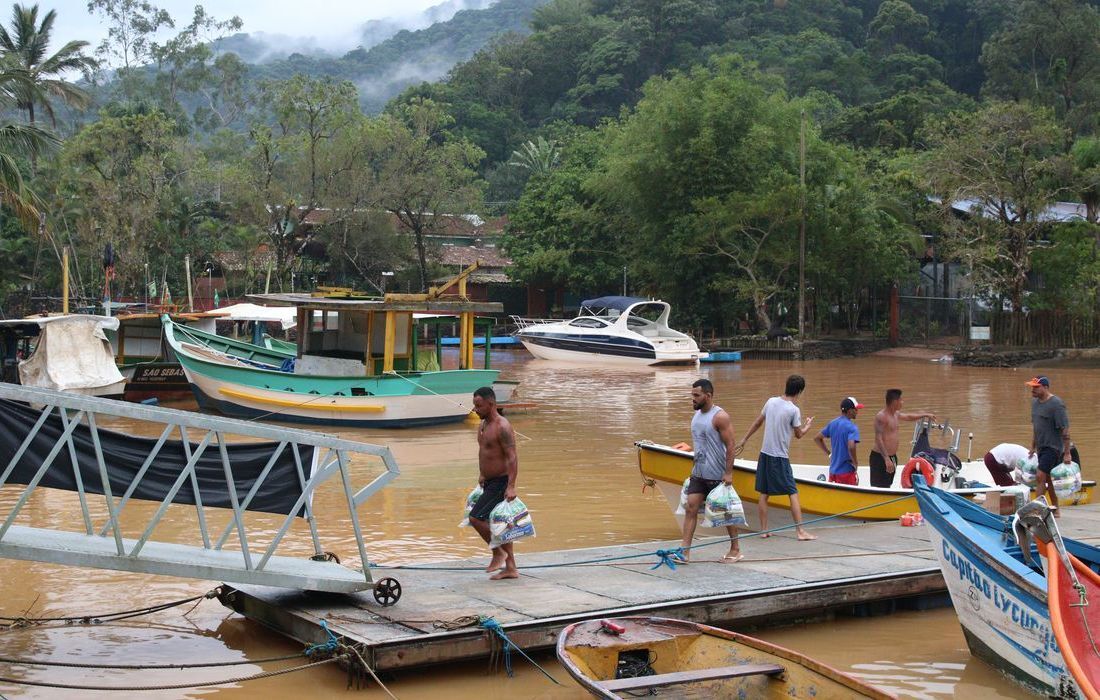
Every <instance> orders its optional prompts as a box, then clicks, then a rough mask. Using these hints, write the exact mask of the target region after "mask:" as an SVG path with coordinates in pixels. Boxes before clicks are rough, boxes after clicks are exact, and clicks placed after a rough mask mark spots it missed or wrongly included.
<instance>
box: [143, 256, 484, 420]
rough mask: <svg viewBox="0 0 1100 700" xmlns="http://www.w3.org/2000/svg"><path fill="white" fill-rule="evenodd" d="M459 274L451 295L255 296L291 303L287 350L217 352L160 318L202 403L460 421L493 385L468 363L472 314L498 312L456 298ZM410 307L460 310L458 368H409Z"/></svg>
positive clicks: (292, 413)
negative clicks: (291, 340) (292, 326)
mask: <svg viewBox="0 0 1100 700" xmlns="http://www.w3.org/2000/svg"><path fill="white" fill-rule="evenodd" d="M464 280H465V277H464V276H463V277H461V278H460V279H459V280H455V281H457V282H459V298H440V296H441V293H442V291H443V290H445V289H446V288H447V286H449V285H447V286H444V287H440V288H438V289H433V290H432V291H431V292H429V293H428V294H424V295H393V294H390V295H387V296H386V297H385V298H384V299H371V298H364V297H359V296H356V295H354V294H349V293H346V292H344V293H337V294H336V295H331V296H319V295H310V294H264V295H255V296H254V297H252V298H253V299H254V300H256V301H258V302H260V303H263V304H273V305H283V306H294V307H296V308H297V314H298V345H297V348H296V351H295V354H294V355H293V356H292V357H286V353H285V351H282V352H280V351H275V350H267V349H265V348H260V347H258V346H251V348H254V351H253V350H250V351H249V353H247V355H248V356H241V355H243V354H245V353H241V349H240V348H232V349H231V348H229V347H224V348H223V349H218V348H217V347H215V346H212V345H211V344H209V341H210V339H209V338H200V337H197V334H195V333H194V332H192V331H191V330H190V329H184V328H180V327H178V326H176V325H175V324H174V323H172V321H171V320H170V319H168V318H164V319H162V321H163V323H164V329H165V333H164V335H165V338H166V339H167V341H168V343H169V345H171V347H172V350H173V351H174V352H175V353H176V357H177V358H178V359H179V361H180V364H181V365H182V366H183V371H184V373H185V374H186V375H187V380H188V381H189V382H190V383H191V387H192V390H193V392H194V394H195V398H196V400H197V401H198V402H199V405H200V406H201V407H202V408H204V409H215V410H218V411H220V412H222V413H225V414H227V415H231V416H238V417H247V418H265V419H268V420H279V421H293V422H304V423H321V424H326V425H332V424H339V425H353V426H365V427H404V426H417V425H435V424H440V423H448V422H455V421H461V420H463V419H464V418H465V417H466V416H467V415H469V413H470V410H471V409H472V408H473V405H472V394H473V392H474V390H475V389H477V388H478V387H481V386H492V385H493V383H494V382H495V381H496V379H497V374H498V372H497V370H492V369H474V367H473V364H474V363H473V357H474V353H473V333H474V331H473V328H474V323H473V319H474V316H475V314H478V313H499V312H501V311H502V310H503V309H502V306H501V304H499V303H496V302H474V301H469V300H467V299H464V298H463V297H464V296H465V295H464V291H465V290H464V287H465V284H463V282H464ZM414 313H440V314H454V315H457V316H459V318H460V322H459V325H460V327H461V328H462V330H463V331H464V332H463V333H462V334H461V336H462V344H461V345H460V348H459V369H454V370H441V371H440V370H436V371H420V370H418V367H419V366H420V364H421V363H420V357H418V355H417V351H416V342H415V337H414V335H413V328H414V324H413V314H414ZM204 341H205V342H204ZM265 350H266V352H264V351H265ZM256 351H258V352H256ZM276 360H279V364H278V366H276V364H275V361H276Z"/></svg>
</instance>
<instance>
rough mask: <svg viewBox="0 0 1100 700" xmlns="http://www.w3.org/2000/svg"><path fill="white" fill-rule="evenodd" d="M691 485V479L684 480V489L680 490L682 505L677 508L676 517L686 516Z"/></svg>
mask: <svg viewBox="0 0 1100 700" xmlns="http://www.w3.org/2000/svg"><path fill="white" fill-rule="evenodd" d="M690 483H691V479H690V478H687V479H684V487H683V488H682V489H680V505H679V506H677V508H676V515H686V514H687V505H688V484H690Z"/></svg>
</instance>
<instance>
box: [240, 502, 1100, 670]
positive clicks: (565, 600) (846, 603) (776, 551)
mask: <svg viewBox="0 0 1100 700" xmlns="http://www.w3.org/2000/svg"><path fill="white" fill-rule="evenodd" d="M1063 511H1064V513H1065V515H1064V516H1063V518H1062V520H1061V521H1060V524H1061V527H1062V531H1063V533H1064V534H1066V535H1067V536H1069V537H1076V538H1079V539H1088V538H1089V537H1090V536H1091V535H1093V534H1094V533H1096V532H1097V524H1098V523H1100V504H1094V505H1088V506H1077V507H1073V508H1066V509H1063ZM813 532H814V533H815V534H817V536H818V539H817V540H816V541H813V542H799V541H797V540H795V538H794V536H793V532H792V533H779V534H777V535H775V536H773V537H771V538H769V539H760V538H757V537H750V538H747V539H744V540H743V541H742V549H743V551H744V552H745V555H746V556H745V559H744V560H742V561H741V562H738V563H736V564H721V563H718V562H717V561H716V560H717V559H718V558H719V557H720V556H721V555H722V554H724V553H725V551H726V549H725V545H724V544H716V545H711V546H707V547H704V548H702V549H695V550H694V551H693V554H692V558H693V560H694V561H693V562H692V563H691V564H690V565H688V566H679V567H677V568H676V569H675V570H671V569H669V568H668V567H666V566H662V567H660V568H657V569H653V568H652V567H653V565H654V564H655V563H656V562H657V557H656V556H653V555H649V556H643V557H640V558H638V559H630V560H625V561H616V562H613V563H608V564H595V565H579V566H560V567H553V568H530V569H523V567H524V566H534V565H548V564H551V565H552V564H563V563H568V562H578V561H587V560H591V559H597V558H603V557H618V556H623V555H627V554H635V553H637V554H642V553H647V552H653V551H655V550H657V549H671V548H673V547H675V546H677V545H678V543H674V542H646V543H640V544H631V545H618V546H611V547H598V548H591V549H576V550H564V551H556V552H541V553H531V554H527V553H524V551H523V549H524V543H523V542H520V543H519V544H517V547H516V548H517V550H518V557H519V563H520V567H521V574H522V575H521V577H520V578H519V579H518V580H511V581H489V580H487V574H485V573H484V572H482V571H479V570H478V571H456V570H427V569H416V570H411V569H404V570H397V571H391V570H385V569H382V570H378V571H376V572H375V578H376V579H378V578H382V577H385V576H392V577H394V578H397V579H398V580H399V581H400V582H401V585H402V587H403V589H404V591H403V596H402V598H401V600H400V602H398V603H397V605H395V606H392V607H388V608H384V607H382V606H380V605H378V604H377V603H376V602H375V600H374V598H373V597H372V596H371V595H370V594H369V593H365V594H355V595H336V594H319V593H302V592H295V591H286V590H282V589H274V588H263V587H255V586H232V587H230V586H226V587H225V588H224V591H225V592H224V593H223V594H222V596H221V599H222V602H223V604H225V605H226V606H228V607H231V608H232V609H234V610H236V611H237V612H239V613H240V614H242V615H244V616H246V617H248V618H250V619H253V620H255V621H257V622H260V623H262V624H264V625H266V626H268V627H270V628H272V629H274V630H275V631H277V632H279V633H281V634H283V635H286V636H288V637H291V638H294V639H296V640H299V641H301V642H304V643H317V642H322V641H324V640H325V637H326V635H325V633H324V631H323V629H322V628H321V622H322V621H325V623H326V624H327V625H328V627H329V629H331V630H332V631H333V632H334V633H335V634H336V635H338V636H340V637H343V638H344V639H345V641H347V642H349V643H355V644H361V645H363V647H364V648H365V649H366V651H367V654H366V655H365V657H366V660H367V661H368V663H371V664H372V665H373V666H374V668H375V669H376V670H396V669H403V668H411V667H415V666H421V665H426V664H434V663H444V662H452V661H464V660H471V659H476V658H480V657H486V656H488V655H489V654H490V653H491V650H492V647H491V646H490V639H489V636H488V634H487V633H486V632H485V631H484V630H482V629H479V628H476V627H466V628H462V629H455V630H448V629H445V628H444V627H441V626H439V625H445V624H446V623H449V622H454V621H456V620H458V619H459V618H462V617H467V616H477V615H484V616H492V617H493V618H495V619H496V620H497V621H498V622H500V623H501V625H502V626H503V627H504V630H505V631H506V632H507V634H508V635H509V637H510V638H511V639H512V641H513V642H514V643H515V644H516V645H518V646H519V647H520V648H522V649H525V650H532V649H542V648H549V647H551V646H552V645H553V644H554V641H555V639H556V637H557V634H558V632H560V631H561V629H562V628H563V627H565V626H566V625H567V624H570V623H572V622H576V621H578V620H584V619H591V618H596V617H611V616H616V615H627V614H655V615H660V616H665V617H676V618H682V619H687V620H695V621H698V622H704V623H708V624H714V625H719V626H724V627H732V628H746V627H753V626H767V625H768V624H778V623H782V622H788V621H790V620H791V619H792V618H815V617H821V616H823V615H827V614H829V613H830V611H837V610H845V609H846V610H848V611H849V612H856V613H859V612H861V611H867V612H873V611H876V610H878V609H885V610H890V609H893V607H894V606H900V607H906V606H909V607H930V606H935V605H947V604H950V603H949V602H948V599H947V597H946V592H945V591H946V588H945V586H944V582H943V577H942V575H941V574H940V569H939V566H938V565H937V563H936V561H935V559H934V556H933V553H932V550H931V548H930V546H929V542H928V534H927V526H923V527H901V526H900V525H898V524H897V523H896V522H884V523H873V524H864V525H849V526H836V527H823V528H818V529H815V530H813ZM708 541H712V540H701V541H699V542H697V544H701V543H703V542H708ZM487 559H488V555H486V556H485V557H482V558H479V559H470V560H461V561H450V562H440V563H438V564H432V565H424V566H426V567H427V566H438V567H447V568H448V569H452V568H460V567H479V568H481V567H484V565H485V564H486V562H487ZM437 623H438V625H437Z"/></svg>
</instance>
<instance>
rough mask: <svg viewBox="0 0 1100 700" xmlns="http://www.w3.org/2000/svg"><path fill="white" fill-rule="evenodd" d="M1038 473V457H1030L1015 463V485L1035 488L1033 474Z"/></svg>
mask: <svg viewBox="0 0 1100 700" xmlns="http://www.w3.org/2000/svg"><path fill="white" fill-rule="evenodd" d="M1037 471H1039V455H1035V454H1033V455H1031V456H1030V457H1028V458H1027V459H1020V460H1017V461H1016V469H1015V471H1014V472H1013V476H1014V477H1015V478H1016V483H1019V484H1027V485H1028V486H1035V472H1037Z"/></svg>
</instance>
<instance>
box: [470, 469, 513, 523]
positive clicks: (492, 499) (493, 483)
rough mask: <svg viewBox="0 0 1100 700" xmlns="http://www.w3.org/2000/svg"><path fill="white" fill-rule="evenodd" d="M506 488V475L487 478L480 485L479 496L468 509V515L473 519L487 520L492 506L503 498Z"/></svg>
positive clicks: (495, 505)
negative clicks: (469, 509)
mask: <svg viewBox="0 0 1100 700" xmlns="http://www.w3.org/2000/svg"><path fill="white" fill-rule="evenodd" d="M507 489H508V477H507V475H505V476H498V477H496V478H493V479H487V480H486V481H485V485H484V486H482V487H481V498H479V499H477V503H475V504H474V507H473V509H472V510H471V511H470V517H471V518H473V519H474V520H488V519H489V515H490V514H491V513H492V512H493V508H496V507H497V506H498V505H499V504H500V502H501V501H503V500H504V492H505V491H506V490H507Z"/></svg>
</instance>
